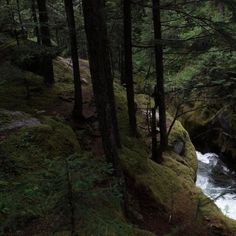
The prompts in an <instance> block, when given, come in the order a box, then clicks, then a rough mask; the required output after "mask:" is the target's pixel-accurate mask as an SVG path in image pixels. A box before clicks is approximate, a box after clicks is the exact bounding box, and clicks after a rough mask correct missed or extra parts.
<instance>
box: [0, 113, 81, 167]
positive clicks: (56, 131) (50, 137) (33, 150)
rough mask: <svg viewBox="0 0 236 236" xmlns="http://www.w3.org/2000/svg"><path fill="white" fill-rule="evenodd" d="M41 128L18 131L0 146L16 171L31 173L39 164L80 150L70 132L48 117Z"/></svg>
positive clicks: (64, 126) (65, 126)
mask: <svg viewBox="0 0 236 236" xmlns="http://www.w3.org/2000/svg"><path fill="white" fill-rule="evenodd" d="M42 122H43V124H42V125H39V126H35V127H27V128H22V129H20V130H19V131H18V132H17V133H15V134H12V135H10V136H9V137H8V138H7V139H6V140H4V141H3V142H1V143H0V149H1V151H2V152H3V153H4V155H5V156H7V158H8V159H9V160H11V161H12V162H14V165H15V166H16V168H21V167H22V168H24V169H28V170H31V169H32V168H33V169H34V168H37V167H38V166H40V165H41V162H42V160H45V159H48V158H49V159H53V158H56V157H59V156H61V157H62V156H64V157H67V156H69V155H71V154H73V153H75V152H78V151H79V150H80V147H79V143H78V141H77V138H76V135H75V134H74V132H73V131H72V129H71V128H70V127H69V126H67V125H64V124H63V123H61V122H58V121H55V120H54V119H51V118H49V117H45V118H44V119H43V121H42Z"/></svg>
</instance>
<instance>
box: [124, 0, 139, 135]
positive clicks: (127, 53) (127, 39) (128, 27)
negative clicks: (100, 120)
mask: <svg viewBox="0 0 236 236" xmlns="http://www.w3.org/2000/svg"><path fill="white" fill-rule="evenodd" d="M123 7H124V66H125V75H124V77H125V83H126V92H127V102H128V114H129V126H130V133H131V135H132V136H136V135H137V121H136V108H135V102H134V83H133V62H132V19H131V1H130V0H124V2H123Z"/></svg>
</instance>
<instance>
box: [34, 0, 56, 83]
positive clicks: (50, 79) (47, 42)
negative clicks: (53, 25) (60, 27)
mask: <svg viewBox="0 0 236 236" xmlns="http://www.w3.org/2000/svg"><path fill="white" fill-rule="evenodd" d="M37 3H38V10H39V23H40V34H41V42H42V45H43V46H44V47H46V48H47V47H48V48H50V47H51V46H52V44H51V37H50V30H49V19H48V13H47V5H46V0H37ZM43 68H44V71H43V74H44V82H45V83H46V84H49V85H50V84H53V83H54V72H53V61H52V57H51V56H50V55H46V56H45V58H44V59H43Z"/></svg>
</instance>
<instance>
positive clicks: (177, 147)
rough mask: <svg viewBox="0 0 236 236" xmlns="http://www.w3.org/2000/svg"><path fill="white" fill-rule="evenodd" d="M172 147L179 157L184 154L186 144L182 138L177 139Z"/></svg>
mask: <svg viewBox="0 0 236 236" xmlns="http://www.w3.org/2000/svg"><path fill="white" fill-rule="evenodd" d="M171 146H172V147H173V149H174V152H175V153H177V154H179V155H182V154H183V152H184V149H185V143H184V141H183V140H182V139H181V138H177V139H175V140H174V141H173V142H172V144H171Z"/></svg>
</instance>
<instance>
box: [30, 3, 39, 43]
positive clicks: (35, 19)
mask: <svg viewBox="0 0 236 236" xmlns="http://www.w3.org/2000/svg"><path fill="white" fill-rule="evenodd" d="M31 11H32V18H33V21H34V34H35V36H36V38H37V43H38V44H41V40H40V34H39V27H38V17H37V12H36V4H35V0H31Z"/></svg>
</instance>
